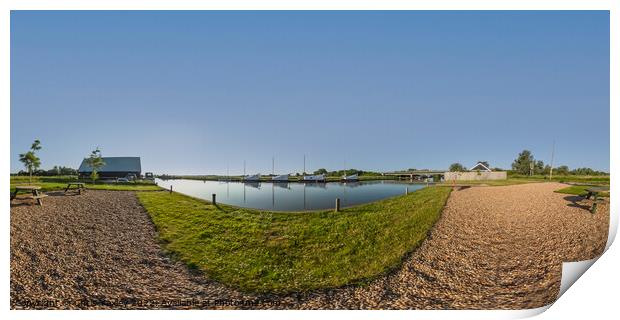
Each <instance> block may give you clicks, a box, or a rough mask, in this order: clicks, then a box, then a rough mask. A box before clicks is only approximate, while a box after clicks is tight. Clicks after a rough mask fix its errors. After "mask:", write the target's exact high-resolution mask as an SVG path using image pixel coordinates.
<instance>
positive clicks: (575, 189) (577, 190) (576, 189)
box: [555, 185, 609, 197]
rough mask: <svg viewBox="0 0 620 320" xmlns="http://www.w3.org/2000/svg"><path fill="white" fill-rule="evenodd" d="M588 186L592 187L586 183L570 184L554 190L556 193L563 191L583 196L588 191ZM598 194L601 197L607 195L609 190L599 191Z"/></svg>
mask: <svg viewBox="0 0 620 320" xmlns="http://www.w3.org/2000/svg"><path fill="white" fill-rule="evenodd" d="M590 187H592V186H587V185H578V186H570V187H566V188H562V189H560V190H556V191H555V192H557V193H565V194H574V195H578V196H585V195H586V194H587V193H588V192H587V191H586V189H588V188H590ZM599 196H601V197H609V191H603V192H600V193H599Z"/></svg>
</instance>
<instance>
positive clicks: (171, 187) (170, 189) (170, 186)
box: [170, 185, 172, 194]
mask: <svg viewBox="0 0 620 320" xmlns="http://www.w3.org/2000/svg"><path fill="white" fill-rule="evenodd" d="M170 194H172V185H170Z"/></svg>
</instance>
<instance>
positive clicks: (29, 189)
mask: <svg viewBox="0 0 620 320" xmlns="http://www.w3.org/2000/svg"><path fill="white" fill-rule="evenodd" d="M39 190H41V187H39V186H15V191H13V194H12V195H11V201H13V199H15V198H17V194H18V193H20V192H25V193H31V194H32V195H31V196H30V197H29V198H32V199H34V200H36V201H37V204H38V205H40V206H42V205H43V202H42V201H41V199H43V198H45V197H47V195H46V194H41V193H39Z"/></svg>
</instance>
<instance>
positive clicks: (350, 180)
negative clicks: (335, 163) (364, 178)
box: [342, 174, 360, 182]
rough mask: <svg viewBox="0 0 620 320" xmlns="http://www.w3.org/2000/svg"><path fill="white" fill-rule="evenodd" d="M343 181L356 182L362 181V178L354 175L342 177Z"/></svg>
mask: <svg viewBox="0 0 620 320" xmlns="http://www.w3.org/2000/svg"><path fill="white" fill-rule="evenodd" d="M342 181H344V182H354V181H360V178H359V177H358V175H357V174H352V175H350V176H346V175H345V176H342Z"/></svg>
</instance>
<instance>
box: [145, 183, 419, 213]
mask: <svg viewBox="0 0 620 320" xmlns="http://www.w3.org/2000/svg"><path fill="white" fill-rule="evenodd" d="M157 182H158V184H159V185H160V186H162V187H166V188H168V187H169V186H170V185H172V186H173V189H174V190H175V191H178V192H181V193H184V194H187V195H190V196H193V197H197V198H201V199H205V200H208V201H210V200H211V194H216V197H217V199H218V201H219V202H221V203H225V204H230V205H234V206H240V207H247V208H255V209H264V210H274V211H303V210H319V209H331V208H333V207H334V205H335V200H336V198H340V202H341V205H342V207H347V206H352V205H358V204H362V203H368V202H373V201H377V200H380V199H384V198H388V197H393V196H397V195H401V194H404V193H405V190H406V189H408V190H409V192H412V191H415V190H417V189H420V188H423V187H424V185H420V184H411V183H408V182H402V181H368V182H366V181H364V182H344V183H342V182H328V183H324V182H323V183H320V182H319V183H317V182H311V183H298V182H258V181H253V182H249V181H247V182H233V181H197V180H184V179H177V180H160V179H157Z"/></svg>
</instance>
